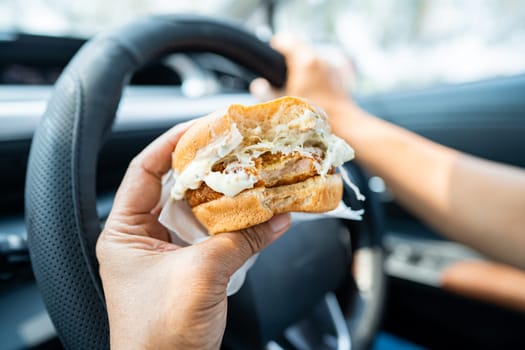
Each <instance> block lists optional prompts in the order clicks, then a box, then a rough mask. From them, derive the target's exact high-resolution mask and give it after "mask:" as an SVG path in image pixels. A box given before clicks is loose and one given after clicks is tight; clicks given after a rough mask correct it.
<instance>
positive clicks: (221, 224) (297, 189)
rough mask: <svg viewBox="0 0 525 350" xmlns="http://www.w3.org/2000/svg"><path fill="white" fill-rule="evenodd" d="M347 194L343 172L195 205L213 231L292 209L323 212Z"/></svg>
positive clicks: (247, 224)
mask: <svg viewBox="0 0 525 350" xmlns="http://www.w3.org/2000/svg"><path fill="white" fill-rule="evenodd" d="M342 196H343V183H342V180H341V177H340V175H337V174H335V175H327V176H324V177H321V176H314V177H311V178H309V179H307V180H305V181H302V182H298V183H295V184H291V185H285V186H278V187H272V188H265V187H257V188H254V189H251V190H246V191H244V192H241V193H240V194H238V195H237V196H235V197H227V196H223V197H221V198H218V199H215V200H212V201H210V202H207V203H203V204H200V205H198V206H196V207H194V208H193V209H192V210H193V213H194V214H195V217H196V218H197V219H198V220H199V221H200V222H201V224H202V225H204V226H205V227H206V228H207V229H208V233H209V234H211V235H214V234H217V233H221V232H231V231H238V230H242V229H245V228H247V227H250V226H253V225H257V224H260V223H262V222H265V221H268V220H270V218H271V217H272V216H273V215H275V214H280V213H287V212H292V211H298V212H310V213H320V212H325V211H329V210H333V209H335V208H336V207H337V206H338V204H339V202H340V201H341V198H342Z"/></svg>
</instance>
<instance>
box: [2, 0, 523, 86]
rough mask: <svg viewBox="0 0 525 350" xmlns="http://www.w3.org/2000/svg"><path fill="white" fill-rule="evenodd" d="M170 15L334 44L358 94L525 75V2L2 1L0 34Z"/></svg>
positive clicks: (69, 31)
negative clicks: (187, 15) (349, 64)
mask: <svg viewBox="0 0 525 350" xmlns="http://www.w3.org/2000/svg"><path fill="white" fill-rule="evenodd" d="M168 13H198V14H205V15H210V16H214V17H220V18H226V19H230V20H234V21H237V22H240V23H242V24H243V25H244V26H245V27H246V28H248V29H249V30H252V31H255V32H256V33H258V34H263V35H264V37H266V38H268V37H269V35H271V33H272V31H291V32H294V33H296V34H298V35H300V36H302V37H303V38H305V39H307V40H308V41H310V42H311V43H313V44H314V45H319V47H327V46H332V47H338V48H339V49H341V50H342V52H344V54H345V55H346V56H347V57H348V58H349V59H350V60H351V62H352V66H353V68H354V71H355V72H354V73H355V75H356V77H357V79H356V83H355V86H354V90H356V91H357V92H359V93H372V92H381V91H391V90H397V89H407V88H420V87H425V86H431V85H436V84H441V83H457V82H467V81H476V80H481V79H486V78H492V77H500V76H509V75H515V74H519V73H522V72H525V50H524V49H523V47H524V43H525V25H524V23H525V22H524V21H523V19H524V18H525V1H513V0H506V1H499V0H481V1H477V0H463V1H456V0H442V1H429V0H421V1H408V0H403V1H401V0H351V1H342V0H308V1H304V0H287V1H274V0H243V1H236V0H200V1H197V0H189V1H188V0H177V1H164V0H113V1H107V0H91V1H68V0H18V1H15V0H0V32H1V31H3V32H11V33H12V32H25V33H37V34H47V35H61V36H73V37H90V36H92V35H94V34H96V33H98V32H100V31H104V30H108V29H110V28H112V27H115V26H118V25H120V24H122V23H125V22H127V21H130V20H131V19H133V18H136V17H138V16H143V15H147V14H168ZM326 52H327V53H328V52H332V51H330V50H327V51H326Z"/></svg>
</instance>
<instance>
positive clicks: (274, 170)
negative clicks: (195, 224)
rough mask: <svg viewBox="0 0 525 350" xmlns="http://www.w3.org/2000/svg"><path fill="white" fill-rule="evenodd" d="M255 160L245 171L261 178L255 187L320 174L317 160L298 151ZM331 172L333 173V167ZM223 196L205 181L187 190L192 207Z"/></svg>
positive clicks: (299, 180) (283, 183)
mask: <svg viewBox="0 0 525 350" xmlns="http://www.w3.org/2000/svg"><path fill="white" fill-rule="evenodd" d="M254 161H255V167H254V168H252V169H245V171H249V172H250V173H252V174H254V175H256V176H258V177H259V178H260V181H258V182H257V183H256V184H255V187H260V186H265V187H277V186H284V185H290V184H294V183H298V182H302V181H305V180H306V179H308V178H311V177H314V176H317V175H318V173H317V170H316V168H315V166H314V162H315V160H314V159H312V158H307V157H305V156H303V155H301V154H299V153H298V152H295V153H293V154H291V155H282V154H280V153H277V154H272V153H264V154H262V155H261V156H260V157H258V158H257V159H255V160H254ZM225 168H226V166H225V164H217V165H216V166H215V167H214V168H213V171H223V170H224V169H225ZM329 173H333V169H332V170H331V171H330V172H329ZM222 196H223V194H222V193H219V192H216V191H214V190H212V189H211V188H210V187H209V186H208V185H206V184H205V183H204V182H203V183H202V184H201V186H200V187H199V188H198V189H196V190H187V191H186V200H187V201H188V204H189V205H190V206H191V207H196V206H197V205H199V204H202V203H207V202H209V201H212V200H215V199H218V198H220V197H222Z"/></svg>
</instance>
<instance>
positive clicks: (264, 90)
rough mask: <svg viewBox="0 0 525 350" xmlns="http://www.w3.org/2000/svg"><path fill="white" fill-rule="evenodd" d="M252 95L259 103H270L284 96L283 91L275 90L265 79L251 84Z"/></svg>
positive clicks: (259, 79)
mask: <svg viewBox="0 0 525 350" xmlns="http://www.w3.org/2000/svg"><path fill="white" fill-rule="evenodd" d="M250 93H251V94H252V95H253V97H255V98H256V99H257V100H259V101H269V100H273V99H274V98H277V97H280V96H283V94H284V93H283V91H281V90H278V89H276V88H274V87H273V86H272V85H271V84H270V83H269V82H268V80H266V79H264V78H257V79H254V80H253V81H252V82H251V84H250Z"/></svg>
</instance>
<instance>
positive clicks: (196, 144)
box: [172, 96, 313, 172]
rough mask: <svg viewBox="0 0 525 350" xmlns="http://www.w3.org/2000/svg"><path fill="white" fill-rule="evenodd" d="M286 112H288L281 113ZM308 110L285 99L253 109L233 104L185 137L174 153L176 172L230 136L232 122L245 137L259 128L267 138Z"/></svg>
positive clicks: (302, 102)
mask: <svg viewBox="0 0 525 350" xmlns="http://www.w3.org/2000/svg"><path fill="white" fill-rule="evenodd" d="M283 110H286V113H281V112H282V111H283ZM305 110H310V111H313V108H312V106H310V105H309V104H308V103H307V102H306V101H305V100H303V99H301V98H298V97H290V96H285V97H281V98H278V99H276V100H272V101H269V102H265V103H259V104H255V105H250V106H243V105H231V106H230V107H229V108H228V110H227V111H222V112H215V113H212V114H210V115H209V116H207V117H206V118H203V119H200V120H199V121H198V122H196V123H195V124H193V125H192V126H191V127H190V128H189V129H188V131H186V132H185V133H184V135H182V137H181V138H180V140H179V142H178V143H177V148H175V151H174V152H173V156H172V167H173V169H174V170H175V171H178V172H180V171H182V170H183V169H184V168H186V166H187V165H188V164H189V163H190V162H191V161H192V160H193V159H194V158H195V155H196V154H197V152H198V151H199V150H200V149H201V148H203V147H205V146H207V145H208V144H210V143H211V142H213V140H215V139H216V138H217V137H220V136H222V135H224V134H226V133H228V132H229V131H230V128H231V125H232V123H235V124H236V126H237V128H238V129H239V132H240V133H241V134H242V135H243V136H244V137H249V136H250V134H251V132H252V131H251V130H252V129H253V128H255V127H257V126H259V127H261V129H262V136H264V135H265V133H267V132H269V131H271V130H272V128H273V127H274V125H275V124H285V123H288V122H289V121H291V120H293V119H295V118H297V117H298V116H299V115H301V114H302V113H303V112H304V111H305ZM275 116H278V118H275Z"/></svg>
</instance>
